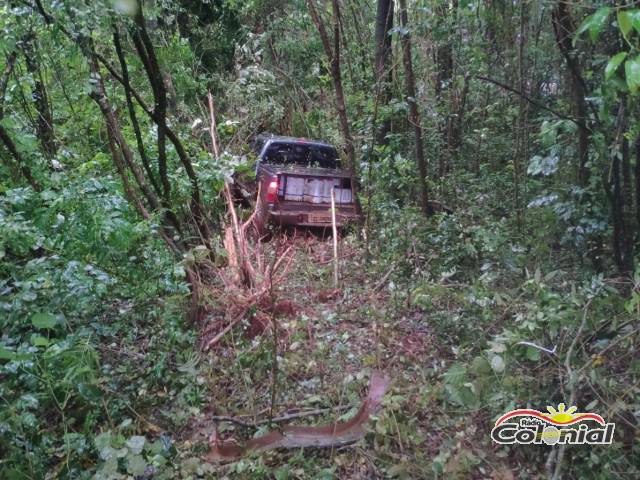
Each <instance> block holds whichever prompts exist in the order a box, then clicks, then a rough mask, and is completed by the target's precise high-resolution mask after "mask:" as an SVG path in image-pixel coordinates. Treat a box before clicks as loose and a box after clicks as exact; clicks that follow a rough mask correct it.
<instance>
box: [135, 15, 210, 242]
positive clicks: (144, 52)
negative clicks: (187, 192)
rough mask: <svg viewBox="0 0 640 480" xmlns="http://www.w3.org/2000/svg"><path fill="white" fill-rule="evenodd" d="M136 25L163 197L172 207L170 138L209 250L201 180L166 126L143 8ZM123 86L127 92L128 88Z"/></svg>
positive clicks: (161, 87) (163, 96)
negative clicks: (150, 97)
mask: <svg viewBox="0 0 640 480" xmlns="http://www.w3.org/2000/svg"><path fill="white" fill-rule="evenodd" d="M135 23H136V27H137V28H135V29H134V30H133V32H132V33H133V35H132V37H133V40H134V44H135V47H136V50H137V51H138V55H139V56H140V60H141V61H142V64H143V66H144V69H145V71H146V73H147V77H148V79H149V83H150V84H151V89H152V90H153V97H154V102H155V103H154V108H153V112H152V116H151V118H152V119H153V120H154V122H155V124H156V125H157V127H158V141H157V146H158V170H159V174H160V181H161V183H162V185H163V194H164V195H163V196H164V197H165V200H166V201H167V203H170V193H171V184H170V182H169V178H168V171H167V156H166V139H167V138H168V139H169V141H170V142H171V143H172V144H173V146H174V147H175V149H176V153H177V154H178V157H179V158H180V161H181V163H182V165H183V166H184V168H185V171H186V173H187V176H188V177H189V180H190V182H191V211H192V212H193V217H194V219H195V222H196V226H197V227H198V232H199V234H200V237H201V239H202V241H203V242H204V243H205V245H206V246H207V247H210V246H211V245H210V239H211V236H212V235H211V231H210V229H209V225H208V222H207V218H206V215H205V213H204V207H203V204H202V197H201V195H200V186H199V185H198V177H197V175H196V172H195V170H194V169H193V164H192V163H191V160H190V159H189V156H188V154H187V151H186V150H185V148H184V146H183V145H182V142H181V141H180V139H179V138H178V136H177V135H176V134H175V133H174V132H173V131H172V130H171V129H170V128H169V127H168V126H167V93H166V89H165V84H164V81H163V78H164V77H163V75H162V71H161V69H160V65H159V63H158V59H157V56H156V54H155V49H154V47H153V43H152V42H151V38H150V37H149V34H148V32H147V28H146V25H145V19H144V14H143V11H142V5H140V6H139V8H138V13H137V15H136V17H135ZM124 86H125V88H127V87H126V85H124ZM128 89H129V91H132V89H131V88H130V86H129V88H128ZM210 250H211V249H210Z"/></svg>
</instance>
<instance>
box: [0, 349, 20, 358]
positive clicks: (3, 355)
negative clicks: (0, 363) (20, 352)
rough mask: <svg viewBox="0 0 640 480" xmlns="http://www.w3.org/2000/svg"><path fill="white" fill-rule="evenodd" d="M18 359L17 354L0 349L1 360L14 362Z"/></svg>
mask: <svg viewBox="0 0 640 480" xmlns="http://www.w3.org/2000/svg"><path fill="white" fill-rule="evenodd" d="M15 358H16V352H12V351H11V350H7V349H6V348H4V347H0V360H13V359H15Z"/></svg>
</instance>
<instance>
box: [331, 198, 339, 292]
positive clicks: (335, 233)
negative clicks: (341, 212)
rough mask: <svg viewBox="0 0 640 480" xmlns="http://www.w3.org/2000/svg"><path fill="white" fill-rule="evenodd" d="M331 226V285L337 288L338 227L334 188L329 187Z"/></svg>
mask: <svg viewBox="0 0 640 480" xmlns="http://www.w3.org/2000/svg"><path fill="white" fill-rule="evenodd" d="M331 226H332V227H333V287H334V288H338V283H339V281H340V279H339V272H338V267H339V266H338V262H339V258H338V227H337V226H336V189H335V187H331Z"/></svg>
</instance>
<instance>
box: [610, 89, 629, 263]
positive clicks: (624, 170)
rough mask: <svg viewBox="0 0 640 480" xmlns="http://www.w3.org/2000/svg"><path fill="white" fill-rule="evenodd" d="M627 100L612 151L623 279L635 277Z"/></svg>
mask: <svg viewBox="0 0 640 480" xmlns="http://www.w3.org/2000/svg"><path fill="white" fill-rule="evenodd" d="M627 125H628V124H627V112H626V96H622V98H621V101H620V106H619V107H618V115H617V118H616V137H615V140H614V143H613V146H612V148H611V152H610V156H611V167H610V169H611V170H610V175H609V188H610V200H611V216H612V220H613V239H612V240H613V242H612V243H613V253H614V258H615V261H616V264H617V266H618V270H619V271H620V273H621V274H622V275H625V276H628V275H631V274H632V273H633V264H634V261H633V250H634V248H633V230H634V228H633V221H634V219H633V215H632V193H631V188H632V187H631V166H630V161H629V141H628V140H627V138H626V137H625V135H624V133H625V132H626V130H627Z"/></svg>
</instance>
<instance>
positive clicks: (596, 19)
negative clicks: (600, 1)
mask: <svg viewBox="0 0 640 480" xmlns="http://www.w3.org/2000/svg"><path fill="white" fill-rule="evenodd" d="M610 13H611V8H609V7H602V8H600V9H598V10H597V11H596V13H594V14H593V15H589V16H588V17H587V18H585V19H584V22H582V25H580V27H579V28H578V30H577V31H576V35H575V37H574V43H575V39H576V38H578V36H580V35H581V34H583V33H584V32H586V31H587V30H588V31H589V38H591V41H592V42H595V41H596V40H597V39H598V35H600V32H601V31H602V29H603V28H604V26H605V25H606V24H607V20H608V19H609V14H610Z"/></svg>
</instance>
